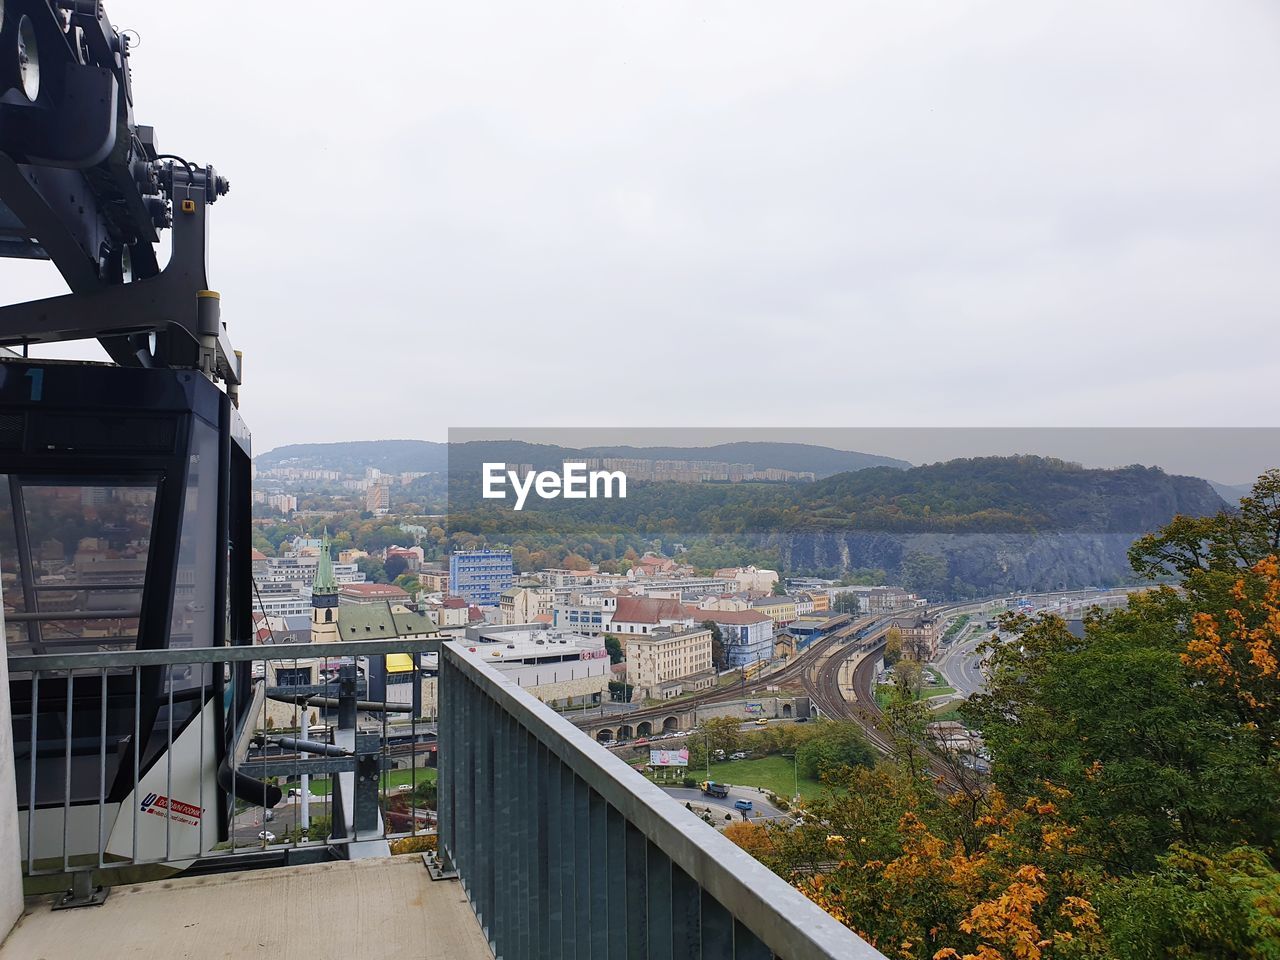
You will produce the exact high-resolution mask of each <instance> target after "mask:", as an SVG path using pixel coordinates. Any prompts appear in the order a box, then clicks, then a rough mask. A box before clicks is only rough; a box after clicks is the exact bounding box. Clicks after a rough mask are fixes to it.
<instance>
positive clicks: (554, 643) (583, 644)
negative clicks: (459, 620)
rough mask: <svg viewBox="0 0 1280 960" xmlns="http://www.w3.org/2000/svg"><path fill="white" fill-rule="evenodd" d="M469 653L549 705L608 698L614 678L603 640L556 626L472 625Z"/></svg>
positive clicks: (579, 704)
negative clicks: (555, 627) (535, 627)
mask: <svg viewBox="0 0 1280 960" xmlns="http://www.w3.org/2000/svg"><path fill="white" fill-rule="evenodd" d="M466 639H467V641H468V642H469V643H472V644H474V653H472V652H471V650H472V648H471V647H468V648H467V650H468V653H470V655H471V656H474V657H476V658H477V659H479V660H482V661H483V662H485V663H487V664H489V665H490V666H493V667H497V668H498V669H499V670H501V671H502V673H503V674H504V675H505V676H506V677H507V679H508V680H511V681H513V682H515V683H517V684H519V685H520V686H521V687H523V688H524V689H526V690H528V691H529V692H530V693H532V694H533V695H534V696H535V697H537V698H538V699H540V700H542V701H543V702H544V703H550V704H552V705H554V706H559V707H572V706H588V705H591V704H597V703H600V702H601V701H603V700H605V699H607V698H608V695H609V681H610V680H611V679H612V678H613V670H612V663H611V661H610V660H609V652H608V650H606V649H605V646H604V642H603V641H602V640H598V639H594V638H591V637H584V636H581V635H579V634H574V633H567V632H564V631H559V630H551V629H543V628H538V629H529V628H525V627H522V628H519V629H511V628H510V627H506V626H496V627H491V626H485V627H469V628H468V629H467V631H466Z"/></svg>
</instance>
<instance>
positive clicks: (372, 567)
mask: <svg viewBox="0 0 1280 960" xmlns="http://www.w3.org/2000/svg"><path fill="white" fill-rule="evenodd" d="M356 569H358V570H359V571H360V572H361V573H363V574H364V576H365V579H366V580H368V581H370V582H371V583H386V582H387V571H386V568H385V567H383V565H382V561H381V560H379V559H378V558H377V557H360V558H359V559H358V560H356Z"/></svg>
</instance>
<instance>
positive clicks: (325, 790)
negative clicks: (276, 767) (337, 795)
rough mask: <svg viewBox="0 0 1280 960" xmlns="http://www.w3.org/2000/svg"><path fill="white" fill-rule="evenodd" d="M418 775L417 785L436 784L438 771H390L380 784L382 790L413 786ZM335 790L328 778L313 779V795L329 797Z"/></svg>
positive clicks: (420, 769) (422, 768) (427, 769)
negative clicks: (415, 776)
mask: <svg viewBox="0 0 1280 960" xmlns="http://www.w3.org/2000/svg"><path fill="white" fill-rule="evenodd" d="M415 774H416V775H417V780H416V782H417V783H435V780H436V771H435V769H434V768H432V767H419V768H418V769H417V770H389V771H388V772H387V773H385V774H384V775H383V778H382V781H381V782H380V783H379V787H380V788H381V789H392V790H394V789H395V788H396V787H403V786H413V785H414V783H415V780H414V775H415ZM332 789H333V781H332V780H330V779H329V778H328V777H324V778H323V779H321V778H317V777H312V778H311V795H312V796H320V797H327V796H328V795H329V793H330V791H332Z"/></svg>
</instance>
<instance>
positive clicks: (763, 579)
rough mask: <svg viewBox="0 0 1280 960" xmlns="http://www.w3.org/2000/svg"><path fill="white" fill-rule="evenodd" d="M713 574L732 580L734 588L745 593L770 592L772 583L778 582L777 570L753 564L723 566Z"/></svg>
mask: <svg viewBox="0 0 1280 960" xmlns="http://www.w3.org/2000/svg"><path fill="white" fill-rule="evenodd" d="M715 575H716V576H717V577H723V578H724V579H726V580H732V581H734V582H735V583H736V588H735V589H737V590H741V591H743V592H746V593H771V592H772V591H773V585H774V584H775V583H777V582H778V571H776V570H765V569H763V568H757V567H755V566H749V567H725V568H723V569H720V570H717V571H716V574H715Z"/></svg>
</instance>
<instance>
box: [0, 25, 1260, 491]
mask: <svg viewBox="0 0 1280 960" xmlns="http://www.w3.org/2000/svg"><path fill="white" fill-rule="evenodd" d="M107 8H108V11H109V12H110V15H111V17H112V19H113V20H114V21H115V22H116V23H117V25H119V26H121V27H131V28H133V29H135V30H137V31H138V32H139V33H140V34H141V36H142V44H141V46H140V47H139V48H138V49H137V50H136V51H135V54H134V57H133V69H134V89H135V99H136V104H137V113H138V118H139V120H140V121H141V122H143V123H149V124H153V125H154V126H155V127H156V129H157V133H158V137H159V141H160V145H161V147H162V148H163V149H164V150H166V151H170V152H175V153H180V154H182V155H184V156H186V157H187V158H188V159H190V160H194V161H197V162H199V163H207V162H212V163H213V164H215V165H216V166H217V167H218V168H219V170H220V171H222V172H223V173H225V174H226V175H227V176H229V177H230V179H231V181H232V192H231V194H230V195H229V196H228V197H226V198H224V199H222V200H220V201H219V202H218V204H217V206H216V207H214V208H213V214H214V220H213V244H214V247H213V258H212V260H213V267H212V282H213V285H214V287H215V288H216V289H218V290H220V291H221V293H222V296H223V301H222V302H223V318H224V319H225V320H226V321H227V322H228V324H229V327H230V331H231V336H232V340H233V342H234V343H235V344H236V345H237V346H238V347H239V348H240V349H242V350H243V351H244V352H245V370H246V385H245V387H244V390H243V410H244V413H245V415H246V417H247V419H248V421H249V423H250V425H251V426H252V428H253V430H254V433H255V445H256V447H257V449H258V450H259V451H263V450H266V449H268V448H270V447H272V446H276V445H279V444H283V443H289V442H295V441H323V440H344V439H376V438H391V437H415V438H422V439H433V440H442V439H445V436H446V432H447V430H448V428H450V427H458V426H471V427H476V426H485V427H504V426H508V425H510V426H532V425H546V426H591V427H598V426H604V425H613V424H616V425H621V426H631V427H638V426H673V425H687V424H691V423H696V424H701V425H706V426H721V427H726V426H753V425H759V426H771V427H780V426H787V425H792V424H794V425H797V426H804V427H815V426H872V425H886V424H888V425H902V424H914V425H970V426H996V425H1034V426H1062V425H1166V426H1204V425H1272V424H1275V422H1276V419H1277V418H1276V413H1275V411H1276V408H1277V400H1276V398H1277V394H1276V389H1277V383H1280V349H1278V348H1280V322H1278V321H1280V317H1278V316H1277V312H1278V309H1280V308H1278V304H1280V267H1278V266H1277V256H1276V253H1277V250H1278V249H1280V124H1277V123H1276V117H1277V108H1278V107H1280V5H1277V4H1276V3H1275V2H1274V0H1225V2H1224V0H1217V2H1199V0H1179V2H1178V3H1169V2H1167V0H1164V2H1159V0H1152V2H1126V3H1123V4H1117V3H1114V2H1081V0H1072V2H1061V3H1058V2H1035V3H1027V2H1025V0H1021V2H1013V0H1009V2H985V3H981V2H975V3H963V2H958V0H941V2H936V3H912V2H905V0H892V2H890V0H883V2H877V3H872V2H852V0H838V2H837V0H832V2H816V0H815V2H788V3H779V2H776V0H774V2H767V3H766V2H748V0H714V2H709V0H682V2H665V0H644V2H639V0H635V2H625V3H623V2H612V0H582V2H575V3H569V2H563V0H546V2H542V3H538V4H530V3H501V4H500V3H496V2H484V0H479V2H468V3H439V2H437V3H413V4H386V3H384V4H365V5H354V4H350V3H343V4H338V3H322V2H315V3H311V4H308V5H307V6H306V9H305V10H304V9H303V8H301V7H299V8H296V10H295V8H292V7H287V6H285V5H272V7H271V9H273V10H278V11H279V12H275V13H270V14H268V13H266V12H264V9H265V5H264V4H262V3H261V2H260V0H255V2H243V0H242V2H230V0H219V2H218V3H216V4H213V5H209V4H196V3H174V2H172V0H169V2H160V0H109V2H108V4H107ZM326 10H327V12H326ZM288 11H294V12H288ZM63 289H65V288H64V287H63V286H62V285H61V281H60V280H59V278H58V277H57V274H56V272H54V271H53V270H52V268H50V267H48V265H47V264H30V263H22V262H13V261H0V296H3V298H4V299H5V300H6V301H12V300H18V299H24V298H26V297H32V296H38V295H51V294H54V293H59V292H61V291H62V290H63ZM886 452H887V451H886ZM1277 459H1280V457H1278V458H1277ZM1216 478H1218V479H1224V480H1231V479H1235V478H1233V477H1216Z"/></svg>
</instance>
